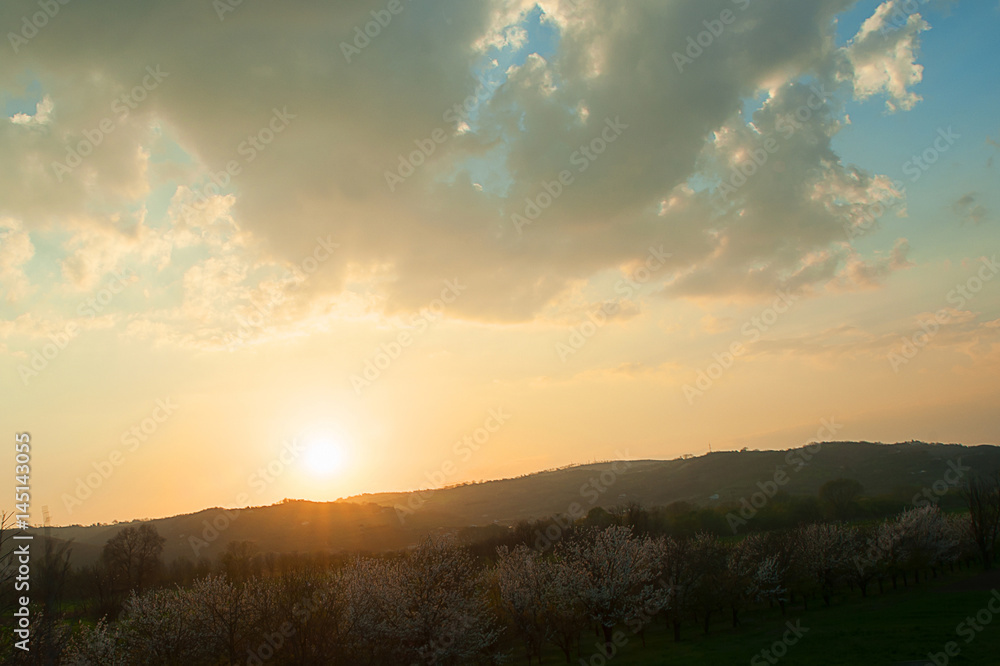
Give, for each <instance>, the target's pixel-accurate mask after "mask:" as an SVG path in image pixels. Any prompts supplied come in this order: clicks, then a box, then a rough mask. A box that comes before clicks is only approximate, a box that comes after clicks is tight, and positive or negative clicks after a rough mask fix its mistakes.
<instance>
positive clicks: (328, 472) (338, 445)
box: [302, 435, 347, 477]
mask: <svg viewBox="0 0 1000 666" xmlns="http://www.w3.org/2000/svg"><path fill="white" fill-rule="evenodd" d="M302 461H303V466H304V467H305V470H306V471H307V472H308V473H309V474H311V475H313V476H319V477H329V476H333V475H334V474H337V473H338V472H341V471H343V470H344V468H345V466H346V463H347V448H346V446H345V445H344V443H343V442H342V441H340V440H338V439H336V438H334V437H331V436H329V435H314V436H312V437H310V438H309V439H308V440H307V441H306V449H305V453H304V454H303V457H302Z"/></svg>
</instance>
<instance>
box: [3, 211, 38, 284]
mask: <svg viewBox="0 0 1000 666" xmlns="http://www.w3.org/2000/svg"><path fill="white" fill-rule="evenodd" d="M34 256H35V246H34V245H33V244H32V243H31V238H30V236H29V235H28V233H27V232H26V231H25V230H24V226H23V224H22V223H21V221H20V220H15V219H11V218H3V217H0V283H3V285H4V291H5V292H6V294H5V297H6V300H7V302H8V303H12V302H17V301H20V300H22V299H24V298H25V297H26V296H28V295H29V294H30V293H31V292H32V285H31V282H30V280H29V279H28V276H27V275H26V274H25V272H24V268H25V265H26V264H27V263H28V262H29V261H31V259H32V257H34Z"/></svg>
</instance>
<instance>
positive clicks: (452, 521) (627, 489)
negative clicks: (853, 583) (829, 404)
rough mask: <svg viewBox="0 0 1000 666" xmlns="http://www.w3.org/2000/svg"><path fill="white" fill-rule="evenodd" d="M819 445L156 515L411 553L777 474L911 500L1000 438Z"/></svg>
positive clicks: (269, 540)
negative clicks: (425, 544) (509, 527)
mask: <svg viewBox="0 0 1000 666" xmlns="http://www.w3.org/2000/svg"><path fill="white" fill-rule="evenodd" d="M810 448H811V452H810V450H809V448H802V449H791V450H786V451H740V452H734V451H726V452H718V453H712V454H708V455H703V456H698V457H690V458H681V459H675V460H666V461H659V460H633V461H613V462H601V463H594V464H587V465H578V466H573V467H568V468H562V469H558V470H550V471H545V472H538V473H535V474H530V475H526V476H523V477H519V478H513V479H503V480H496V481H488V482H483V483H475V484H464V485H458V486H451V487H446V488H440V489H436V490H425V491H419V492H406V493H375V494H364V495H358V496H355V497H349V498H345V499H341V500H338V501H335V502H308V501H299V500H286V501H284V502H282V503H279V504H275V505H271V506H264V507H255V508H247V509H235V510H226V509H221V508H212V509H206V510H204V511H200V512H197V513H193V514H186V515H180V516H173V517H170V518H161V519H156V520H152V521H147V522H151V523H152V524H153V525H155V526H156V529H157V530H158V531H159V533H160V534H161V535H162V536H163V537H165V538H166V544H165V548H164V552H163V557H164V560H165V561H168V562H169V561H170V560H172V559H174V558H177V557H181V556H186V557H188V558H191V559H197V558H198V557H201V556H206V557H209V558H215V557H217V556H218V555H219V554H220V553H221V552H222V551H223V550H224V548H225V546H226V544H227V543H229V542H230V541H243V540H248V541H254V542H256V545H257V548H258V549H259V551H260V552H265V553H266V552H284V553H288V552H299V553H305V552H312V551H333V552H338V551H361V550H367V551H386V550H393V549H399V548H405V547H407V546H409V545H412V544H414V543H416V542H418V541H419V540H420V539H421V538H422V537H423V536H425V535H427V534H430V533H443V532H452V531H455V530H457V529H459V528H462V527H467V526H472V525H484V524H490V523H494V522H496V523H500V524H513V523H516V522H517V521H520V520H525V519H532V518H543V517H546V516H551V515H553V514H557V513H562V514H566V513H568V512H570V511H571V508H570V507H571V506H572V505H573V504H574V503H575V504H576V505H578V507H579V508H580V509H582V511H583V512H587V511H589V510H590V509H591V508H593V507H596V506H600V507H605V508H609V507H613V506H615V505H619V504H623V503H625V502H638V503H640V504H642V505H644V506H648V507H652V506H664V505H668V504H670V503H672V502H678V501H683V502H687V503H689V504H692V505H694V506H724V505H727V504H736V503H738V502H739V500H740V499H741V498H743V497H746V496H748V495H750V494H752V493H754V492H757V490H758V486H757V484H758V483H763V482H767V481H770V480H772V479H774V477H775V474H776V472H784V474H785V475H787V479H788V481H787V483H785V484H784V485H783V486H782V488H781V489H782V490H784V491H786V492H788V493H790V494H793V495H815V494H816V493H817V491H818V490H819V488H820V486H822V484H823V483H825V482H827V481H830V480H832V479H836V478H851V479H856V480H857V481H859V482H861V484H862V485H863V486H864V495H865V496H869V497H873V496H884V495H890V494H893V495H896V496H899V497H901V498H908V497H911V496H912V495H913V494H914V493H915V492H917V491H919V490H920V489H922V488H924V487H929V486H931V485H932V484H933V483H934V482H935V481H939V480H942V479H943V478H944V473H945V472H946V471H948V470H949V469H958V470H962V473H963V474H966V473H970V471H983V472H985V471H992V470H998V469H1000V447H998V446H994V445H978V446H972V447H969V446H964V445H959V444H925V443H920V442H908V443H902V444H893V445H884V444H875V443H870V442H833V443H823V444H821V445H814V446H813V447H810ZM572 510H575V509H572ZM136 522H140V521H136ZM126 524H128V523H118V524H112V525H95V526H69V527H53V528H50V535H51V536H52V537H54V538H57V539H61V540H69V539H72V540H73V543H74V545H73V561H74V563H75V564H86V563H89V562H92V561H94V560H95V559H96V558H97V556H98V555H99V553H100V549H101V547H102V546H103V545H104V543H105V542H106V541H107V540H108V539H109V538H110V537H111V536H113V535H114V534H115V533H116V532H117V531H118V530H120V529H121V528H122V527H124V526H125V525H126Z"/></svg>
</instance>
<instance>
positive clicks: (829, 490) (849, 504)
mask: <svg viewBox="0 0 1000 666" xmlns="http://www.w3.org/2000/svg"><path fill="white" fill-rule="evenodd" d="M863 490H864V486H862V485H861V484H860V483H859V482H857V481H855V480H854V479H835V480H833V481H827V482H826V483H824V484H823V485H822V486H821V487H820V489H819V501H820V503H821V504H823V508H824V510H826V511H827V512H828V514H829V515H830V517H832V518H835V519H837V520H843V519H845V518H850V517H852V515H853V514H854V512H855V509H856V508H857V499H858V496H859V495H861V491H863Z"/></svg>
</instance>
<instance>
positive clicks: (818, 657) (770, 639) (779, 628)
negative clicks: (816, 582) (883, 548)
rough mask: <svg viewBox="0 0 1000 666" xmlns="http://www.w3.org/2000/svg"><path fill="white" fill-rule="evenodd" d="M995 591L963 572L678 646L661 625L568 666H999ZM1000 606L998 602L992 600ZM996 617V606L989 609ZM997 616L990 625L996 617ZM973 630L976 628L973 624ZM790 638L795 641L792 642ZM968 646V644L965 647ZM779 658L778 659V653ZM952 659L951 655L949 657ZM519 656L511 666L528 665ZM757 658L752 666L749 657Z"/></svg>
mask: <svg viewBox="0 0 1000 666" xmlns="http://www.w3.org/2000/svg"><path fill="white" fill-rule="evenodd" d="M992 590H1000V575H998V574H997V573H996V572H994V573H993V574H983V573H982V572H979V571H961V572H957V573H955V574H950V575H948V576H944V577H942V578H940V579H937V580H931V581H930V582H926V583H924V582H921V583H920V584H919V585H918V586H916V587H914V586H913V585H912V583H911V586H910V587H907V588H904V587H902V585H901V586H900V588H899V589H898V590H895V591H894V590H891V589H888V590H886V593H885V594H882V595H880V594H878V592H877V590H875V592H874V594H870V595H869V597H868V598H867V599H863V598H862V597H861V595H860V593H856V594H855V595H852V596H847V597H844V596H842V597H840V598H837V599H835V600H834V602H833V604H832V606H831V607H829V608H826V607H824V606H823V605H822V601H819V602H811V603H810V605H809V609H808V611H803V610H802V607H801V606H795V607H791V608H790V609H789V611H788V614H787V616H786V617H782V616H781V614H780V612H778V611H777V610H774V611H769V610H763V611H753V612H748V613H745V614H744V617H742V618H741V626H740V627H739V628H737V629H733V628H732V627H731V626H729V623H728V615H726V616H725V617H723V615H722V614H720V616H719V622H718V623H715V624H713V626H712V627H711V631H710V633H709V634H708V635H707V636H706V635H704V634H703V632H702V628H701V627H695V626H693V625H688V626H685V627H684V630H683V632H682V640H681V642H680V643H675V642H674V641H673V636H672V633H671V632H668V631H667V630H666V627H665V626H664V624H663V622H662V620H659V621H656V622H655V623H654V624H651V625H650V626H649V627H648V628H647V631H646V646H645V647H642V645H641V640H640V638H639V636H637V635H634V634H632V633H631V632H630V631H629V630H628V629H624V628H623V629H622V630H621V631H622V634H623V635H624V637H625V638H627V640H628V643H627V644H625V645H624V647H622V648H621V651H620V652H619V653H618V654H617V655H616V656H615V657H614V658H613V659H612V660H610V662H608V661H605V660H604V658H603V657H602V656H599V655H598V652H597V647H596V641H597V638H596V637H595V636H593V635H590V636H588V637H586V638H584V640H583V643H582V646H583V647H582V653H583V655H584V656H583V660H582V662H581V660H580V659H579V658H577V657H574V659H573V662H572V663H573V664H574V665H576V664H581V663H583V664H593V665H594V666H600V665H601V664H605V663H613V664H634V665H636V666H653V665H654V664H655V665H661V664H684V665H685V666H720V665H728V664H752V665H753V666H757V665H764V664H771V663H781V664H782V665H783V666H800V665H801V666H819V665H829V666H834V665H837V666H840V665H854V664H857V665H863V666H869V665H870V666H881V665H887V666H892V665H897V666H898V665H903V664H906V665H912V666H917V665H918V664H919V665H920V666H923V665H924V664H933V663H934V662H931V661H929V659H928V654H929V653H935V654H939V655H940V656H939V661H938V664H939V666H940V665H943V664H945V663H947V664H976V665H977V666H998V665H1000V614H994V613H992V612H991V611H990V610H988V608H987V606H988V604H989V602H990V600H991V599H992V598H994V597H993V593H992ZM996 598H997V599H1000V594H998V595H997V597H996ZM993 608H994V609H1000V601H994V602H993ZM977 613H979V614H980V618H981V619H983V620H986V619H989V620H993V621H991V622H989V623H988V624H987V623H986V622H983V624H982V625H979V626H981V628H982V631H978V632H977V631H976V630H975V629H973V628H972V627H971V626H970V625H968V624H965V625H962V628H963V632H962V634H961V635H960V634H958V633H956V630H957V628H958V627H959V625H960V624H961V623H963V622H965V620H966V618H968V617H973V618H975V616H976V615H977ZM994 615H997V617H996V618H995V620H994V619H993V616H994ZM789 621H790V622H792V624H795V623H796V621H798V622H799V623H800V624H799V626H800V627H801V628H802V629H807V630H808V631H805V632H804V633H803V635H802V636H801V638H799V639H798V640H797V641H796V642H795V643H794V644H792V645H790V646H788V647H787V653H786V654H785V655H784V656H783V657H782V658H780V659H777V658H776V657H775V656H774V655H771V660H768V659H766V658H765V656H764V655H763V654H762V650H765V649H768V648H770V647H771V646H772V645H773V644H774V643H775V642H776V641H777V642H781V641H782V638H783V635H784V634H785V633H786V632H787V631H788V627H787V626H786V622H789ZM977 625H978V621H977ZM789 637H790V638H792V635H791V634H789ZM967 639H969V640H970V642H967ZM949 641H951V642H954V643H955V644H956V647H957V648H958V649H959V650H960V652H958V653H956V654H957V656H954V657H948V660H947V661H945V660H944V658H945V656H946V655H944V654H943V653H944V651H945V648H946V645H947V644H948V643H949ZM778 652H781V648H780V647H779V649H778ZM952 652H954V649H953V650H952ZM518 654H519V659H518V660H517V661H515V662H514V663H517V664H526V663H527V660H526V659H524V657H523V655H521V654H520V653H518ZM755 656H757V657H759V658H758V659H756V660H754V657H755ZM542 663H543V664H563V663H565V658H564V657H563V656H562V654H561V653H558V652H556V651H553V650H550V651H548V652H547V653H546V655H545V659H544V660H543V662H542Z"/></svg>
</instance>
